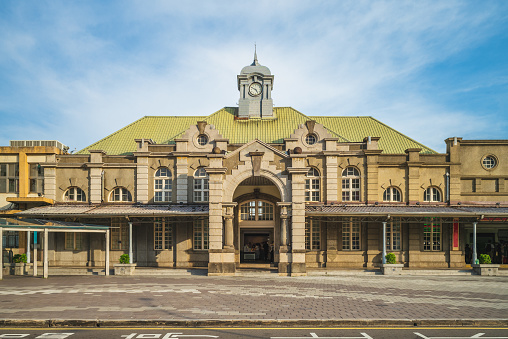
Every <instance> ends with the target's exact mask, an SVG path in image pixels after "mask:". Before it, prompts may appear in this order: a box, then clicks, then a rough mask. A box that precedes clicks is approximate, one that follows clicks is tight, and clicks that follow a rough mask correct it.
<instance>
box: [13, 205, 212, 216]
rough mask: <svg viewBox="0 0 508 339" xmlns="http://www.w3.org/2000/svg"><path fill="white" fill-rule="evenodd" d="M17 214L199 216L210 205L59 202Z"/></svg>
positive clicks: (205, 213) (203, 213)
mask: <svg viewBox="0 0 508 339" xmlns="http://www.w3.org/2000/svg"><path fill="white" fill-rule="evenodd" d="M16 215H19V216H28V217H34V216H39V217H71V216H81V217H91V218H97V217H122V216H153V217H168V216H172V215H174V216H198V215H208V205H194V204H193V205H188V204H182V205H180V204H178V205H142V204H103V205H88V204H86V205H85V204H84V205H78V204H68V205H66V204H62V205H60V204H57V205H52V206H41V207H34V208H30V209H28V210H25V211H22V212H18V213H16Z"/></svg>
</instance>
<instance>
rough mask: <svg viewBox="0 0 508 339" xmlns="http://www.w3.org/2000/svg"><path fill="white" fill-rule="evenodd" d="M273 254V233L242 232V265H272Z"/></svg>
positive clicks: (260, 231) (258, 231)
mask: <svg viewBox="0 0 508 339" xmlns="http://www.w3.org/2000/svg"><path fill="white" fill-rule="evenodd" d="M273 252H274V251H273V231H272V232H269V231H262V230H252V231H248V230H243V231H242V249H241V251H240V262H241V263H258V264H269V263H272V262H273Z"/></svg>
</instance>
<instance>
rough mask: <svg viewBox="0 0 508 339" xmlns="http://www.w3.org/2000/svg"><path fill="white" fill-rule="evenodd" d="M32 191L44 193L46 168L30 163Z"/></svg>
mask: <svg viewBox="0 0 508 339" xmlns="http://www.w3.org/2000/svg"><path fill="white" fill-rule="evenodd" d="M30 193H41V194H42V193H44V168H43V167H42V166H41V165H40V164H30Z"/></svg>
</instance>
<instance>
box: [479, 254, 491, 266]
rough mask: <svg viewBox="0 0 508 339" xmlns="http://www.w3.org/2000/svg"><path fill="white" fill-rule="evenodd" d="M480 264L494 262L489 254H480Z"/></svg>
mask: <svg viewBox="0 0 508 339" xmlns="http://www.w3.org/2000/svg"><path fill="white" fill-rule="evenodd" d="M479 259H480V260H479V261H480V264H492V260H490V255H488V254H480V258H479Z"/></svg>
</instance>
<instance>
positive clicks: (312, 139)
mask: <svg viewBox="0 0 508 339" xmlns="http://www.w3.org/2000/svg"><path fill="white" fill-rule="evenodd" d="M305 142H306V143H307V145H314V144H315V143H316V142H317V137H316V135H315V134H308V135H307V136H306V137H305Z"/></svg>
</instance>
